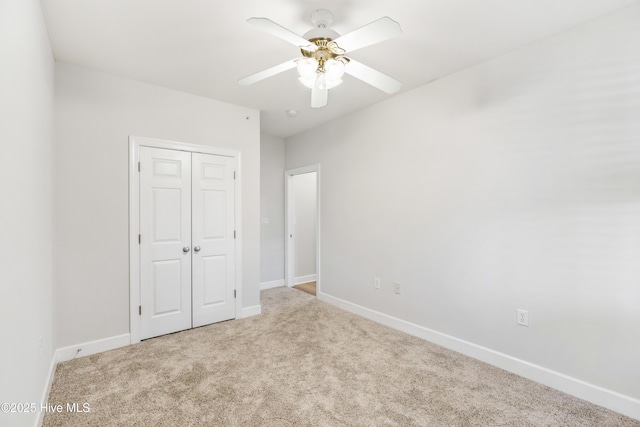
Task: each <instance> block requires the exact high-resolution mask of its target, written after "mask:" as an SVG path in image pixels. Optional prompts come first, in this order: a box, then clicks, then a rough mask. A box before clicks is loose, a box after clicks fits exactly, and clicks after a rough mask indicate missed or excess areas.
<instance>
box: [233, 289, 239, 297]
mask: <svg viewBox="0 0 640 427" xmlns="http://www.w3.org/2000/svg"><path fill="white" fill-rule="evenodd" d="M237 292H238V291H236V290H235V289H234V290H233V297H234V298H236V295H237Z"/></svg>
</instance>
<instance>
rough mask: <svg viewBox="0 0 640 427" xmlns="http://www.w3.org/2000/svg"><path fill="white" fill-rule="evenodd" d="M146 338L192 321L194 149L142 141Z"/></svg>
mask: <svg viewBox="0 0 640 427" xmlns="http://www.w3.org/2000/svg"><path fill="white" fill-rule="evenodd" d="M140 298H141V301H140V302H141V324H140V333H141V338H142V339H145V338H150V337H154V336H158V335H163V334H168V333H171V332H176V331H180V330H183V329H188V328H190V327H191V153H188V152H183V151H174V150H164V149H159V148H148V147H140Z"/></svg>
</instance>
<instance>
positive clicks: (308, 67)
mask: <svg viewBox="0 0 640 427" xmlns="http://www.w3.org/2000/svg"><path fill="white" fill-rule="evenodd" d="M296 67H297V69H298V75H299V76H300V79H301V80H315V79H316V71H317V70H318V61H316V60H315V59H313V58H300V59H297V60H296Z"/></svg>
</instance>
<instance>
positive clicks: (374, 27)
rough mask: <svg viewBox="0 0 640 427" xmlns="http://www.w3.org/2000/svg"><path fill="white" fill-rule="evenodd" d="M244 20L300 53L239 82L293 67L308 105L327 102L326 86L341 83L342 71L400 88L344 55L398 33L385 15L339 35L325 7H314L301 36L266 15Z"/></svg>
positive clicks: (378, 84)
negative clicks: (309, 26)
mask: <svg viewBox="0 0 640 427" xmlns="http://www.w3.org/2000/svg"><path fill="white" fill-rule="evenodd" d="M247 22H248V23H250V24H251V25H253V26H255V27H257V28H260V29H261V30H264V31H266V32H268V33H271V34H272V35H274V36H276V37H279V38H281V39H282V40H285V41H287V42H289V43H291V44H293V45H294V46H297V47H298V48H300V52H301V53H302V57H299V58H296V59H291V60H289V61H286V62H284V63H282V64H279V65H276V66H275V67H271V68H267V69H266V70H263V71H260V72H259V73H256V74H253V75H251V76H248V77H245V78H243V79H241V80H240V81H239V83H240V84H241V85H250V84H252V83H256V82H259V81H261V80H264V79H266V78H268V77H272V76H275V75H276V74H279V73H282V72H284V71H287V70H290V69H292V68H297V69H298V74H299V80H300V82H302V84H304V85H305V86H306V87H308V88H310V89H311V107H313V108H320V107H324V106H325V105H327V99H328V93H329V89H331V88H333V87H336V86H337V85H339V84H340V83H342V76H343V75H344V73H347V74H349V75H351V76H353V77H355V78H357V79H360V80H362V81H363V82H365V83H368V84H370V85H371V86H373V87H376V88H378V89H380V90H382V91H383V92H386V93H388V94H392V93H394V92H396V91H398V90H399V89H400V86H401V83H400V82H399V81H397V80H395V79H393V78H391V77H389V76H387V75H386V74H383V73H381V72H380V71H377V70H374V69H373V68H371V67H369V66H367V65H364V64H362V63H361V62H358V61H356V60H355V59H353V58H349V57H347V56H345V55H346V54H347V52H353V51H354V50H356V49H361V48H363V47H366V46H371V45H373V44H375V43H379V42H382V41H385V40H388V39H391V38H393V37H397V36H399V35H400V34H402V29H401V28H400V24H398V23H397V22H396V21H394V20H393V19H391V18H389V17H388V16H385V17H383V18H380V19H378V20H376V21H373V22H371V23H369V24H367V25H365V26H364V27H360V28H358V29H356V30H354V31H351V32H350V33H347V34H345V35H343V36H340V35H339V34H338V33H337V32H335V31H334V30H332V29H330V28H328V27H329V25H331V23H332V22H333V14H332V13H331V12H330V11H328V10H325V9H319V10H316V11H314V12H313V13H312V14H311V22H312V23H313V25H314V26H315V28H314V29H312V30H310V31H308V32H307V33H305V34H304V35H303V36H302V37H301V36H299V35H297V34H295V33H294V32H292V31H290V30H288V29H286V28H284V27H282V26H280V25H278V24H276V23H275V22H273V21H271V20H270V19H267V18H249V19H248V20H247Z"/></svg>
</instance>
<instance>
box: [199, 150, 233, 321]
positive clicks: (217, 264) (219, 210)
mask: <svg viewBox="0 0 640 427" xmlns="http://www.w3.org/2000/svg"><path fill="white" fill-rule="evenodd" d="M192 168H193V179H192V185H193V188H192V195H193V206H192V210H193V213H192V242H193V246H194V248H195V247H196V246H199V247H200V250H199V251H198V252H194V253H193V279H192V280H193V327H197V326H202V325H207V324H209V323H214V322H220V321H223V320H228V319H233V318H234V317H235V298H234V291H235V257H234V254H235V239H234V227H235V224H234V206H235V180H234V177H233V173H234V169H235V159H234V158H230V157H223V156H213V155H208V154H200V153H193V154H192Z"/></svg>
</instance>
